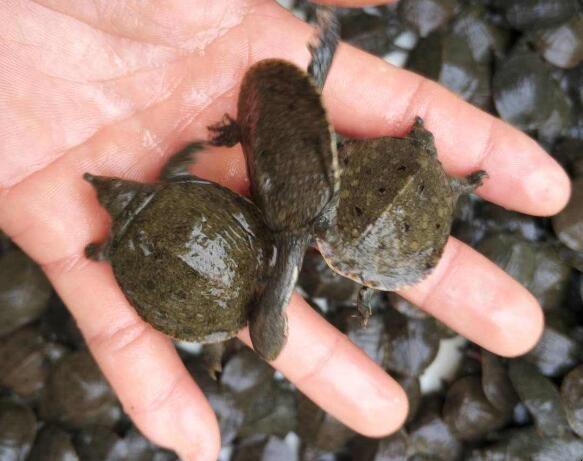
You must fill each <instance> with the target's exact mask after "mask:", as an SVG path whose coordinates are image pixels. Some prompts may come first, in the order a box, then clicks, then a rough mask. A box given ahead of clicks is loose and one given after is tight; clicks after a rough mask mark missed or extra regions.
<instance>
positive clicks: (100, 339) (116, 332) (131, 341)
mask: <svg viewBox="0 0 583 461" xmlns="http://www.w3.org/2000/svg"><path fill="white" fill-rule="evenodd" d="M154 331H155V330H154V329H153V328H152V327H151V326H150V325H148V324H147V323H146V322H144V321H143V320H141V319H140V318H139V317H138V316H137V314H135V317H134V318H133V319H132V320H130V321H129V322H126V323H124V324H122V325H121V326H112V325H109V327H108V328H107V329H103V330H102V331H100V332H98V333H95V334H93V335H90V336H87V337H86V338H85V340H86V342H87V345H88V346H89V348H90V349H91V350H103V349H107V351H108V352H109V353H110V354H109V355H111V356H113V355H116V354H120V353H123V352H124V351H126V350H129V349H131V348H132V347H134V346H135V345H136V344H138V343H140V342H142V341H144V340H145V339H147V335H149V334H151V333H153V332H154Z"/></svg>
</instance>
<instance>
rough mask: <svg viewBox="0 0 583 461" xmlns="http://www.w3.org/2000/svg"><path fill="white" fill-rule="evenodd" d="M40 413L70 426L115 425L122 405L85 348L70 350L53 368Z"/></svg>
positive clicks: (44, 416)
mask: <svg viewBox="0 0 583 461" xmlns="http://www.w3.org/2000/svg"><path fill="white" fill-rule="evenodd" d="M39 412H40V416H41V417H42V418H43V419H44V420H46V421H51V422H55V423H60V424H63V425H64V426H66V427H70V428H83V427H85V426H89V425H94V424H98V425H103V426H105V427H112V426H114V425H115V424H116V423H117V421H119V419H120V418H121V409H120V407H119V405H118V403H117V400H116V398H115V395H114V394H113V391H112V389H111V388H110V386H109V384H108V383H107V381H106V380H105V378H104V377H103V375H102V373H101V371H100V370H99V368H98V367H97V364H96V363H95V361H94V359H93V357H91V355H90V354H89V352H87V351H79V352H73V353H71V354H69V355H67V356H66V357H64V358H63V359H62V360H60V361H59V362H58V363H57V364H56V365H55V366H54V367H53V369H52V371H51V373H50V375H49V378H48V381H47V384H46V386H45V388H44V390H43V393H42V395H41V399H40V402H39Z"/></svg>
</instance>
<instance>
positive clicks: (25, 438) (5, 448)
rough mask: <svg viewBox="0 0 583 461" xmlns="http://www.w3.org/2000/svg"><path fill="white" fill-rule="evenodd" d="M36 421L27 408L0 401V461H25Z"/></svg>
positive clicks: (34, 432) (32, 438)
mask: <svg viewBox="0 0 583 461" xmlns="http://www.w3.org/2000/svg"><path fill="white" fill-rule="evenodd" d="M36 426H37V421H36V417H35V414H34V412H33V411H32V410H31V409H30V408H29V407H27V406H25V405H21V404H17V403H14V402H9V401H6V400H0V459H2V461H25V460H26V459H27V456H28V453H29V452H30V448H31V446H32V443H33V441H34V438H35V435H36Z"/></svg>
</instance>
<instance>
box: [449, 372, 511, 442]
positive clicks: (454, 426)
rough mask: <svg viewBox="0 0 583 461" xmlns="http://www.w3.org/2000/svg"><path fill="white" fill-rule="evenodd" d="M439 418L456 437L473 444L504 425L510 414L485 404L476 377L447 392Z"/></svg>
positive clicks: (453, 386)
mask: <svg viewBox="0 0 583 461" xmlns="http://www.w3.org/2000/svg"><path fill="white" fill-rule="evenodd" d="M443 418H444V420H445V422H446V423H447V425H448V426H449V427H450V428H451V430H452V431H453V433H454V434H455V436H456V437H458V438H459V439H461V440H476V439H479V438H480V437H483V436H485V435H486V434H488V433H489V432H490V431H493V430H496V429H498V428H500V427H502V426H503V425H504V424H506V422H507V421H508V420H509V419H510V414H509V411H507V410H505V411H500V410H498V409H496V408H495V407H494V406H493V405H492V404H491V403H490V402H489V401H488V399H487V398H486V396H485V395H484V391H483V389H482V382H481V379H480V377H478V376H466V377H464V378H461V379H459V380H457V381H456V382H455V383H453V384H452V385H451V387H450V388H449V389H448V391H447V396H446V399H445V403H444V406H443Z"/></svg>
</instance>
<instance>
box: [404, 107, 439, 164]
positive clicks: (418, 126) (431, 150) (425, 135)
mask: <svg viewBox="0 0 583 461" xmlns="http://www.w3.org/2000/svg"><path fill="white" fill-rule="evenodd" d="M408 137H409V138H411V139H413V140H414V141H415V142H417V143H418V144H419V145H420V146H422V147H423V148H424V149H425V151H426V152H427V153H428V154H429V155H431V156H432V157H436V158H437V149H435V141H434V139H433V133H431V131H429V130H427V129H426V128H425V122H423V119H422V118H421V117H419V116H417V117H415V122H414V123H413V127H412V128H411V131H410V132H409V135H408Z"/></svg>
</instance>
